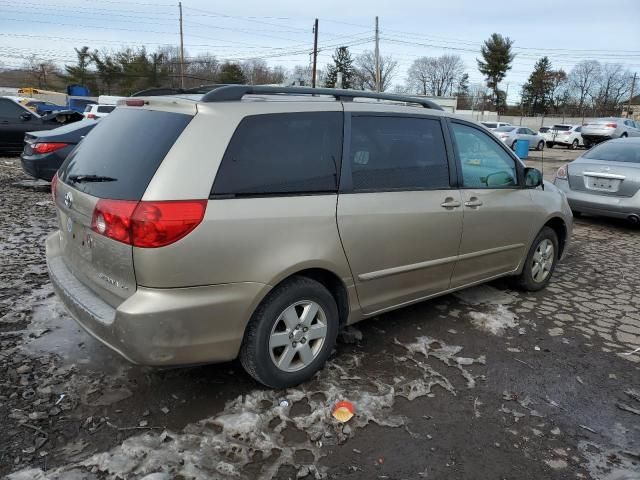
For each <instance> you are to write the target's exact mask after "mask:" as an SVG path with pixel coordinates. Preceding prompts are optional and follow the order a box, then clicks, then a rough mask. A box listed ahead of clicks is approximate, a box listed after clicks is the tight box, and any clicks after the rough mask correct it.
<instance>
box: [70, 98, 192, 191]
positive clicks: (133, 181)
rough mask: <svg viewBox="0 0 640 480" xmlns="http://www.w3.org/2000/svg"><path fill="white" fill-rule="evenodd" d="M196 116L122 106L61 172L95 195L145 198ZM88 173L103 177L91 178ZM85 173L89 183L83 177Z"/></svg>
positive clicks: (72, 153)
mask: <svg viewBox="0 0 640 480" xmlns="http://www.w3.org/2000/svg"><path fill="white" fill-rule="evenodd" d="M192 118H193V117H192V116H191V115H185V114H182V113H172V112H157V111H152V110H143V109H139V110H136V109H131V108H117V109H116V110H114V111H113V113H112V114H110V115H109V116H107V117H105V118H104V119H103V120H101V121H100V124H99V125H97V126H96V128H94V129H93V130H92V131H91V133H90V134H89V135H87V136H86V138H85V139H84V140H83V141H82V142H81V143H80V144H79V145H78V147H77V148H76V149H75V150H74V151H73V152H71V154H70V155H69V156H68V157H67V160H66V161H65V162H64V163H63V164H62V167H60V171H59V173H58V175H59V176H60V179H61V180H62V181H63V182H65V183H67V184H69V185H72V186H73V187H74V188H77V189H78V190H81V191H83V192H85V193H88V194H89V195H93V196H95V197H99V198H112V199H116V200H140V199H141V198H142V195H143V194H144V191H145V190H146V189H147V186H148V185H149V182H150V181H151V178H152V177H153V175H154V174H155V172H156V170H157V169H158V167H159V166H160V164H161V163H162V160H163V159H164V157H165V156H166V154H167V152H168V151H169V149H170V148H171V147H172V146H173V144H174V142H175V141H176V140H177V138H178V137H179V136H180V134H181V133H182V132H183V130H184V129H185V128H186V126H187V125H188V124H189V122H190V121H191V119H192ZM76 176H78V177H76ZM87 176H93V177H89V178H93V179H94V180H96V179H102V180H103V181H86V178H87ZM96 176H97V178H96ZM83 177H84V178H85V181H80V179H82V178H83ZM74 178H75V179H76V180H74Z"/></svg>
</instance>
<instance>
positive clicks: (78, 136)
mask: <svg viewBox="0 0 640 480" xmlns="http://www.w3.org/2000/svg"><path fill="white" fill-rule="evenodd" d="M98 123H99V122H96V121H93V120H86V121H84V122H75V123H71V124H69V125H63V126H62V127H58V128H54V129H53V130H44V131H42V132H29V133H27V134H26V135H25V138H24V140H25V145H24V152H22V155H20V160H21V162H22V169H23V170H24V171H25V172H27V173H28V174H29V175H31V176H32V177H35V178H41V179H42V180H46V181H48V182H50V181H51V179H52V178H53V176H54V175H55V173H56V172H57V171H58V168H60V165H62V162H64V160H65V158H67V155H69V153H70V152H71V150H73V149H74V148H75V146H76V145H77V144H78V143H79V142H80V140H82V139H83V138H84V137H85V135H87V133H89V132H90V131H91V130H92V129H93V127H95V126H96V125H97V124H98Z"/></svg>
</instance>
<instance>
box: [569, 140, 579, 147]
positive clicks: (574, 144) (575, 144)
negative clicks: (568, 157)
mask: <svg viewBox="0 0 640 480" xmlns="http://www.w3.org/2000/svg"><path fill="white" fill-rule="evenodd" d="M579 144H580V142H579V141H578V139H577V138H576V139H575V140H574V141H573V142H571V146H570V147H569V148H570V149H571V150H577V149H578V145H579Z"/></svg>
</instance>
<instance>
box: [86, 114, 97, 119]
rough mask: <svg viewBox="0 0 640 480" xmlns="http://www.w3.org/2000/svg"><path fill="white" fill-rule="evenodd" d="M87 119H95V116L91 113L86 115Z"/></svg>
mask: <svg viewBox="0 0 640 480" xmlns="http://www.w3.org/2000/svg"><path fill="white" fill-rule="evenodd" d="M87 118H93V119H95V118H96V116H95V115H94V114H93V113H87Z"/></svg>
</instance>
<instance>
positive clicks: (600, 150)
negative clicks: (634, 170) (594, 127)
mask: <svg viewBox="0 0 640 480" xmlns="http://www.w3.org/2000/svg"><path fill="white" fill-rule="evenodd" d="M582 158H589V159H593V160H605V161H609V162H628V163H640V144H638V143H636V142H633V143H632V142H628V143H626V142H611V141H609V142H605V143H602V144H600V145H598V146H597V147H594V148H592V149H591V150H589V151H588V152H587V153H585V154H584V155H583V156H582Z"/></svg>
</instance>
